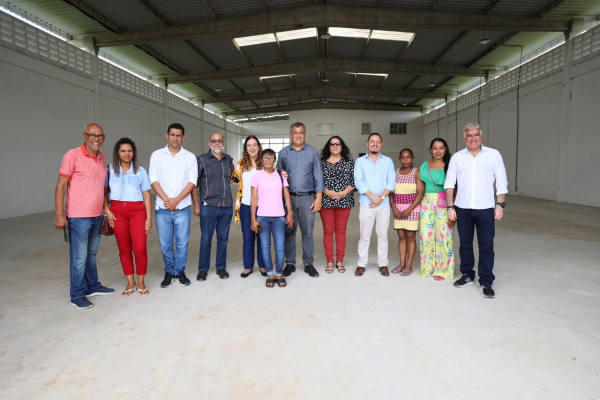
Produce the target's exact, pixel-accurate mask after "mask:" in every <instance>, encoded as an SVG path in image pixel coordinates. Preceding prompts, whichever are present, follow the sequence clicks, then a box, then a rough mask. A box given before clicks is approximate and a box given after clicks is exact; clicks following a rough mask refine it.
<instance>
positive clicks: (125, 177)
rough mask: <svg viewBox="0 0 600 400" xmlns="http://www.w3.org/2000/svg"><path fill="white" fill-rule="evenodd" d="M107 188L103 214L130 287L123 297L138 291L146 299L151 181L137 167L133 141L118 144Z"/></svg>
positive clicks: (140, 168)
mask: <svg viewBox="0 0 600 400" xmlns="http://www.w3.org/2000/svg"><path fill="white" fill-rule="evenodd" d="M105 186H106V187H105V190H104V193H105V196H104V212H105V213H106V216H107V218H108V222H109V224H110V226H112V228H113V230H114V232H115V238H116V239H117V246H119V258H120V259H121V265H122V266H123V272H124V273H125V276H126V277H127V287H126V288H125V290H124V291H123V293H121V296H123V297H129V296H131V294H132V293H133V292H135V291H136V290H137V289H138V288H139V290H140V294H141V295H142V296H147V295H148V294H149V291H148V288H147V287H146V285H145V284H144V276H145V275H146V270H147V266H148V253H147V251H146V235H147V234H148V232H150V229H152V205H151V203H150V179H148V173H147V172H146V170H145V169H144V168H142V167H140V166H138V161H137V149H136V147H135V143H134V142H133V141H132V140H131V139H128V138H122V139H120V140H119V141H118V142H117V143H115V147H114V149H113V162H112V164H111V165H110V167H109V171H108V174H107V182H106V185H105ZM109 200H110V207H109V205H108V203H109ZM132 252H133V255H134V256H135V264H136V267H137V275H138V283H137V285H136V283H135V279H134V278H133V272H134V270H133V255H132Z"/></svg>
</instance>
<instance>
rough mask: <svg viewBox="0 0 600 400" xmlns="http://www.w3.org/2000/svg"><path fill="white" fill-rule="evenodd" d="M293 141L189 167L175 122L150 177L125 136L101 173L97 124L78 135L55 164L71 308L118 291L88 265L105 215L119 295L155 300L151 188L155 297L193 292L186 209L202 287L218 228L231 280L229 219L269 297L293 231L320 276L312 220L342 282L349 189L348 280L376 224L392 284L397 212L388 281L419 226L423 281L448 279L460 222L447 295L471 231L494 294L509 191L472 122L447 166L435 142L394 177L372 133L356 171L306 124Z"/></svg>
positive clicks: (361, 263) (219, 151) (218, 145)
mask: <svg viewBox="0 0 600 400" xmlns="http://www.w3.org/2000/svg"><path fill="white" fill-rule="evenodd" d="M290 138H291V144H290V145H288V146H286V147H284V148H283V149H282V150H281V151H280V153H279V159H276V153H275V151H273V150H272V149H263V148H262V146H261V144H260V141H259V139H258V138H257V137H255V136H252V135H251V136H248V137H247V138H246V140H245V142H244V148H243V156H242V158H241V159H240V160H239V161H238V162H237V164H236V165H235V166H234V164H233V160H232V158H231V157H230V156H229V155H227V154H225V153H224V152H223V150H224V148H225V145H226V143H225V138H224V137H223V135H221V134H220V133H214V134H212V135H211V136H210V138H209V142H208V146H209V151H208V152H207V153H204V154H201V155H200V156H198V157H196V156H194V154H192V153H191V152H189V151H187V150H185V149H184V148H183V146H182V144H183V142H184V140H185V129H184V127H183V126H182V125H181V124H177V123H175V124H171V125H170V126H169V128H168V130H167V133H166V139H167V145H166V147H164V148H162V149H159V150H156V151H155V152H154V153H153V154H152V156H151V158H150V167H149V172H148V173H147V172H146V170H145V169H144V168H143V167H141V166H139V165H138V161H137V148H136V145H135V143H134V142H133V141H132V140H130V139H128V138H122V139H120V140H118V141H117V142H116V143H115V146H114V148H113V159H112V163H111V164H110V165H108V166H106V160H105V158H104V155H103V154H102V153H101V152H100V147H101V146H102V144H103V143H104V140H105V135H104V133H103V130H102V128H101V127H100V126H99V125H97V124H88V125H86V127H85V129H84V133H83V139H84V144H83V145H81V146H80V147H78V148H75V149H72V150H69V151H68V152H67V153H66V154H65V156H64V157H63V161H62V164H61V168H60V171H59V179H58V183H57V187H56V192H55V204H56V217H55V222H54V225H55V228H57V229H63V228H64V227H65V226H68V232H69V236H70V242H69V249H70V275H71V305H72V306H74V307H76V308H78V309H85V308H90V307H92V306H93V305H92V303H91V302H90V301H89V300H87V298H89V297H92V296H97V295H106V294H112V293H114V289H110V288H106V287H103V286H102V285H101V284H100V282H99V280H98V274H97V268H96V252H97V250H98V244H99V240H100V233H99V229H100V222H101V220H102V212H104V213H105V214H106V219H107V221H108V223H109V224H110V226H111V227H113V229H114V234H115V237H116V241H117V245H118V248H119V257H120V260H121V264H122V267H123V271H124V273H125V276H126V278H127V286H126V288H125V289H124V291H123V292H122V296H123V297H128V296H130V295H132V293H133V292H135V291H139V293H140V295H142V296H146V295H148V294H149V289H148V288H147V287H146V285H145V282H144V277H145V274H146V271H147V263H148V256H147V248H146V237H147V234H148V232H150V230H151V229H152V209H151V208H152V204H151V198H150V188H152V189H154V191H155V193H156V201H155V204H154V208H155V216H156V228H157V232H158V239H159V244H160V249H161V252H162V255H163V261H164V264H165V277H164V279H163V281H162V283H161V287H163V288H167V287H170V286H171V285H172V283H173V282H178V283H179V284H180V285H182V286H187V285H189V284H190V283H191V282H190V280H189V279H188V278H187V277H186V274H185V266H186V263H187V250H188V242H189V233H190V220H191V213H192V211H193V213H194V215H196V216H198V217H199V218H200V231H201V239H200V254H199V261H198V274H197V278H196V279H197V280H198V281H205V280H206V279H207V277H208V271H209V268H210V258H211V247H212V239H213V236H214V234H215V232H216V236H217V249H216V260H215V269H216V273H217V275H218V276H219V277H220V278H221V279H226V278H228V277H229V273H228V272H227V269H226V268H227V245H228V239H229V228H230V224H231V218H232V216H234V219H235V222H236V223H240V224H241V228H242V229H241V230H242V235H243V265H244V271H243V272H242V273H241V277H242V278H246V277H248V276H249V275H250V274H252V273H253V272H254V267H255V260H256V263H257V264H258V270H259V272H260V273H261V274H262V275H263V276H265V277H267V279H266V286H267V287H268V288H273V287H274V286H275V285H277V286H279V287H285V286H287V282H286V279H285V278H286V277H289V276H290V275H291V274H292V273H293V272H295V270H296V264H297V262H296V233H297V230H298V227H299V228H300V233H301V238H302V240H301V242H302V266H303V267H304V272H305V273H307V274H308V275H309V276H311V277H318V276H319V273H318V271H317V270H316V268H315V267H314V239H313V230H314V223H315V214H316V213H319V212H320V214H321V221H322V224H323V246H324V250H325V258H326V262H327V265H326V268H325V272H326V273H333V272H334V267H335V268H337V270H338V271H339V272H341V273H343V272H345V266H344V258H345V252H346V227H347V222H348V218H349V216H350V213H351V209H352V207H354V191H355V190H356V191H358V192H359V193H360V196H359V203H360V210H359V221H360V235H359V242H358V256H359V257H358V263H357V264H358V265H357V268H356V270H355V275H356V276H362V275H363V274H364V273H365V271H366V266H367V263H368V254H369V244H370V239H371V234H372V231H373V227H374V226H375V231H376V234H377V253H378V266H379V271H380V273H381V275H384V276H389V274H390V271H389V269H388V264H389V262H388V238H387V231H388V227H389V221H390V217H391V214H392V215H393V218H394V228H395V229H396V230H397V232H398V238H399V242H398V249H399V253H400V265H398V266H397V267H395V268H393V269H392V271H391V272H392V273H397V274H400V275H401V276H408V275H410V274H412V272H413V269H412V263H413V258H414V256H415V254H416V232H417V231H418V230H420V236H419V252H420V261H421V268H420V274H421V276H423V277H433V279H435V280H438V281H441V280H445V279H451V278H453V277H454V252H453V226H454V224H458V233H459V236H460V239H461V243H460V255H461V267H460V270H461V273H462V274H463V276H462V278H460V279H459V280H457V281H456V282H455V283H454V285H455V286H457V287H464V286H466V285H470V284H473V283H474V280H475V272H474V255H473V237H474V232H475V228H477V235H478V243H479V250H480V259H479V276H480V284H481V289H482V293H483V295H484V297H494V295H495V294H494V291H493V289H492V284H493V281H494V275H493V273H492V268H493V262H494V252H493V238H494V220H499V219H500V218H502V215H503V209H504V206H505V203H504V196H505V194H506V193H507V192H508V190H507V180H506V171H505V169H504V164H503V161H502V157H501V156H500V154H499V152H498V151H496V150H494V149H490V148H487V147H484V146H482V145H481V129H480V127H479V125H477V124H474V123H471V124H467V125H466V126H465V129H464V134H463V139H464V141H465V143H466V145H467V148H466V149H464V150H462V151H460V152H458V153H457V154H455V155H454V156H453V157H451V155H450V152H449V150H448V145H447V144H446V142H445V141H444V140H443V139H439V138H437V139H434V140H433V141H432V142H431V146H430V152H431V155H432V158H431V160H428V161H426V162H424V163H423V164H422V165H421V167H420V168H418V169H417V168H415V167H414V165H413V162H414V155H413V152H412V150H410V149H403V150H402V151H401V152H400V155H399V161H400V165H401V167H400V168H399V169H397V170H396V169H395V168H394V163H393V161H392V159H390V158H389V157H386V156H384V155H383V154H381V149H382V137H381V135H380V134H379V133H372V134H370V135H369V137H368V139H367V153H366V154H365V155H364V156H361V157H359V158H358V159H357V160H356V161H354V160H353V159H352V158H351V155H350V150H349V148H348V146H347V145H346V143H345V142H344V140H343V139H342V138H341V137H339V136H333V137H331V138H329V140H328V141H327V143H326V144H325V146H324V148H323V149H322V150H321V152H320V153H319V151H317V150H316V149H315V148H313V147H312V146H310V145H308V144H307V143H306V127H305V125H304V124H303V123H301V122H295V123H294V124H292V126H291V127H290ZM233 182H235V183H237V184H238V190H237V196H236V199H235V202H234V200H233V197H232V193H231V188H230V184H231V183H233ZM494 183H495V184H496V194H497V196H498V197H497V199H496V198H495V196H494ZM457 187H458V188H460V190H456V189H457ZM65 193H66V213H65V210H64V208H65V204H64V203H65ZM334 238H335V240H334ZM334 242H335V246H334ZM334 247H335V251H334ZM272 248H273V249H274V253H275V260H274V261H275V262H274V263H273V260H272V257H271V249H272ZM134 258H135V272H136V273H137V278H138V279H137V282H136V280H135V277H134ZM284 265H285V267H284Z"/></svg>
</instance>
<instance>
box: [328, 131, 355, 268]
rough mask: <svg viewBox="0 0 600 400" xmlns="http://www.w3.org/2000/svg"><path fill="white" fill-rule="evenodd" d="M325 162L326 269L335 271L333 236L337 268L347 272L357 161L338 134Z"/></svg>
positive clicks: (329, 144)
mask: <svg viewBox="0 0 600 400" xmlns="http://www.w3.org/2000/svg"><path fill="white" fill-rule="evenodd" d="M321 161H322V163H323V182H324V184H325V189H324V190H323V202H322V205H321V221H322V222H323V247H324V248H325V258H326V259H327V268H325V272H327V273H328V274H331V273H332V272H333V263H334V261H333V237H334V234H335V241H336V255H335V259H336V267H337V269H338V271H339V272H345V271H346V269H345V268H344V255H345V251H346V225H347V223H348V217H349V216H350V211H352V207H354V160H352V158H350V149H349V148H348V146H346V143H344V141H343V140H342V138H341V137H339V136H333V137H331V138H330V139H329V140H328V141H327V143H325V147H323V150H322V151H321Z"/></svg>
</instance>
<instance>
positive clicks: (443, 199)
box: [427, 162, 448, 208]
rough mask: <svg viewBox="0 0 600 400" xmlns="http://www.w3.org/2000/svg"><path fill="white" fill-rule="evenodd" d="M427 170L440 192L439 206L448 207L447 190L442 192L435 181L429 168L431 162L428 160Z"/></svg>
mask: <svg viewBox="0 0 600 400" xmlns="http://www.w3.org/2000/svg"><path fill="white" fill-rule="evenodd" d="M427 172H429V177H430V178H431V183H433V187H434V188H435V191H436V192H437V194H438V201H437V206H438V207H443V208H446V207H448V202H447V201H446V192H440V191H439V190H438V188H437V185H436V184H435V182H434V181H433V177H432V176H431V170H430V169H429V162H427Z"/></svg>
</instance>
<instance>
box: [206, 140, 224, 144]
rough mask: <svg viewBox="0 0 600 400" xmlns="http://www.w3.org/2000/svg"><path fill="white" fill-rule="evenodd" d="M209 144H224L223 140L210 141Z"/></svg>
mask: <svg viewBox="0 0 600 400" xmlns="http://www.w3.org/2000/svg"><path fill="white" fill-rule="evenodd" d="M210 142H211V143H212V144H215V143H218V144H223V143H225V141H224V140H223V139H210Z"/></svg>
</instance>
